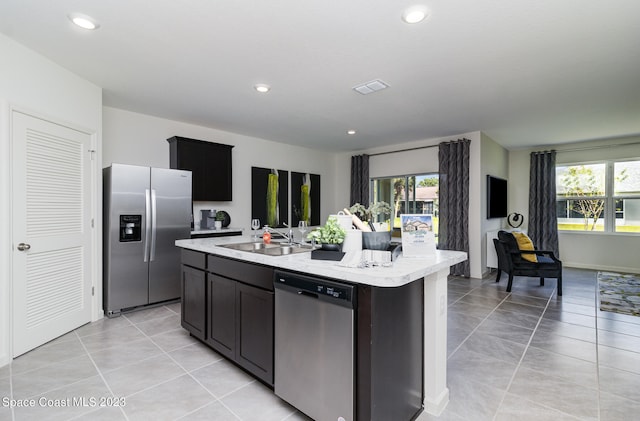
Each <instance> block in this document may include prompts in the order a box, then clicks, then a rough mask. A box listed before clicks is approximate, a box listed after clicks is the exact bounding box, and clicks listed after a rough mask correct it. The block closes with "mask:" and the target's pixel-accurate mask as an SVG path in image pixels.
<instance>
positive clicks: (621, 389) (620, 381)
mask: <svg viewBox="0 0 640 421" xmlns="http://www.w3.org/2000/svg"><path fill="white" fill-rule="evenodd" d="M599 376H600V390H602V391H605V392H608V393H611V394H612V395H618V396H621V397H623V398H626V399H630V400H633V401H636V402H638V403H640V374H637V373H633V372H630V371H624V370H618V369H615V368H610V367H600V369H599Z"/></svg>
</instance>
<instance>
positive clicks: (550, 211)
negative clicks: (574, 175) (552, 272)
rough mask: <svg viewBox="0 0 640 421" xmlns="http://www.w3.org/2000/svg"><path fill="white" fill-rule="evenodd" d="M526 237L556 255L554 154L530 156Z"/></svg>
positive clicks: (556, 222)
mask: <svg viewBox="0 0 640 421" xmlns="http://www.w3.org/2000/svg"><path fill="white" fill-rule="evenodd" d="M528 234H529V237H530V238H531V241H533V244H535V246H536V247H537V248H538V249H540V250H550V251H553V252H554V253H555V255H556V256H559V250H558V219H557V216H556V151H543V152H532V153H531V165H530V167H529V227H528Z"/></svg>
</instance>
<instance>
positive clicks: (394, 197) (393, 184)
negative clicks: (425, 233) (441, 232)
mask: <svg viewBox="0 0 640 421" xmlns="http://www.w3.org/2000/svg"><path fill="white" fill-rule="evenodd" d="M371 201H372V202H380V201H383V202H387V203H389V204H390V205H391V207H392V208H393V209H394V214H393V217H392V218H391V220H390V221H389V222H390V223H391V227H392V229H393V230H394V231H396V232H397V233H398V235H399V232H400V214H402V213H421V214H430V215H433V231H434V233H435V235H436V242H437V241H438V174H437V173H436V174H420V175H403V176H398V177H390V178H376V179H372V180H371Z"/></svg>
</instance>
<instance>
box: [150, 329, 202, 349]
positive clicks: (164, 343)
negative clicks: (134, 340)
mask: <svg viewBox="0 0 640 421" xmlns="http://www.w3.org/2000/svg"><path fill="white" fill-rule="evenodd" d="M151 340H152V341H153V342H154V343H155V344H156V345H158V346H159V347H160V349H162V350H163V351H165V352H169V351H173V350H175V349H178V348H182V347H185V346H187V345H191V344H194V343H197V342H199V341H198V340H197V339H196V338H194V337H192V336H191V335H189V332H187V331H186V330H184V329H183V328H181V327H179V328H177V329H173V330H169V331H167V332H163V333H159V334H157V335H153V336H151Z"/></svg>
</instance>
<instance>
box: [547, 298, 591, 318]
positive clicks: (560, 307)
mask: <svg viewBox="0 0 640 421" xmlns="http://www.w3.org/2000/svg"><path fill="white" fill-rule="evenodd" d="M548 310H553V311H564V312H567V313H575V314H582V315H584V316H595V315H596V309H595V307H594V306H593V305H591V306H588V305H582V304H575V303H568V302H566V301H552V302H550V303H549V307H548Z"/></svg>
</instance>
